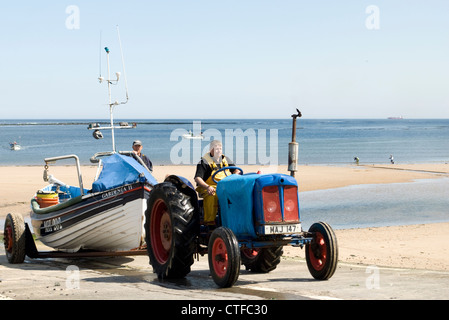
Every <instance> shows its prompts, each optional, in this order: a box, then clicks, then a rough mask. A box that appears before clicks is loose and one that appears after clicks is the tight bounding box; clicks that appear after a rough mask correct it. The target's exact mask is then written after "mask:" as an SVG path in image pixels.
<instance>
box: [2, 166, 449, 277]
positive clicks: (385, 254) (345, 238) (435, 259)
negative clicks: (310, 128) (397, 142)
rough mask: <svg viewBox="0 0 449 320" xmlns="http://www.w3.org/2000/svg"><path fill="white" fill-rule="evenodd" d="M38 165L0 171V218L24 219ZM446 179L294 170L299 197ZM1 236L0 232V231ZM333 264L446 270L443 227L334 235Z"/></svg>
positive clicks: (356, 169)
mask: <svg viewBox="0 0 449 320" xmlns="http://www.w3.org/2000/svg"><path fill="white" fill-rule="evenodd" d="M242 168H243V170H244V171H245V172H256V171H258V170H261V171H262V172H263V173H270V172H279V173H286V174H289V173H288V171H287V167H286V166H279V167H267V168H264V167H258V166H242ZM43 170H44V168H43V166H3V167H2V166H0V176H1V185H0V188H1V189H0V219H4V217H5V216H6V215H7V214H8V213H9V212H17V213H21V214H23V216H25V217H26V216H28V215H29V201H30V199H31V197H32V196H33V194H34V193H35V192H36V191H37V190H38V189H40V188H42V187H43V186H45V182H44V181H43V180H42V175H43ZM49 173H50V174H53V175H54V176H55V177H56V178H58V179H59V180H61V181H64V182H65V183H67V184H74V185H77V184H78V177H77V175H76V170H75V169H74V168H72V167H68V166H51V167H50V171H49ZM81 173H82V176H83V183H84V187H85V188H89V187H90V185H91V183H92V181H93V180H94V177H95V174H96V167H94V166H83V167H82V169H81ZM194 173H195V167H194V166H156V167H155V168H154V176H155V178H156V179H157V180H158V181H163V179H164V177H165V176H166V175H167V174H178V175H181V176H184V177H186V178H188V179H189V180H190V181H193V176H194ZM448 176H449V164H407V165H360V166H355V165H347V166H314V165H313V166H312V165H310V166H299V167H298V172H297V173H296V178H297V180H298V183H299V186H300V192H303V191H310V190H320V189H331V188H339V187H344V186H349V185H359V184H378V183H401V182H412V181H414V180H415V179H438V178H442V177H448ZM0 232H1V233H2V232H3V230H0ZM336 234H337V239H338V246H339V260H340V261H342V262H350V263H360V264H368V265H377V266H391V267H404V268H415V269H427V270H445V271H448V270H449V252H448V251H449V249H448V247H447V243H449V222H448V223H435V224H421V225H411V226H390V227H379V228H363V229H362V228H361V229H347V230H336ZM303 255H304V250H301V249H299V248H286V250H285V256H286V257H295V256H300V257H303Z"/></svg>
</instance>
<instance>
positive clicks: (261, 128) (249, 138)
mask: <svg viewBox="0 0 449 320" xmlns="http://www.w3.org/2000/svg"><path fill="white" fill-rule="evenodd" d="M120 122H122V123H124V122H127V123H128V124H129V125H132V124H135V128H134V129H123V130H120V129H115V135H114V136H115V149H116V150H120V151H126V150H131V145H132V142H133V141H134V140H141V141H142V143H143V153H144V154H146V155H147V156H148V157H149V158H150V159H151V161H152V162H153V164H154V165H192V164H196V163H197V162H198V161H199V159H200V157H201V156H202V154H203V153H204V152H205V151H207V148H208V144H209V142H210V141H211V140H214V139H218V140H221V141H222V142H223V149H224V154H226V155H227V156H229V157H230V158H232V159H233V160H234V162H235V163H236V165H247V164H255V165H286V164H287V163H288V148H289V143H290V142H291V141H292V139H293V138H294V140H295V141H296V142H297V143H298V164H300V165H347V164H349V165H351V164H354V159H355V158H356V157H357V158H358V159H359V164H361V165H363V164H390V157H391V156H393V158H394V161H395V163H396V164H406V163H447V162H449V119H304V118H297V122H296V130H295V132H294V134H293V120H292V118H287V119H220V120H214V119H175V120H173V119H138V120H137V119H116V120H115V124H116V125H117V126H118V125H119V123H120ZM91 123H96V124H99V125H100V126H101V127H106V126H108V125H110V124H109V119H102V120H98V119H91V120H90V119H89V120H86V119H70V120H66V119H56V120H55V119H48V120H44V119H42V120H34V119H29V120H26V119H25V120H23V119H21V120H14V119H9V120H0V137H1V139H0V165H2V166H9V165H14V166H17V165H20V166H28V165H44V158H46V157H54V156H60V155H67V154H76V155H78V157H79V158H80V161H81V164H90V162H89V159H90V157H91V156H93V155H94V153H96V152H101V151H111V150H112V136H111V132H110V130H100V131H101V133H102V135H103V139H95V138H94V137H93V132H94V130H88V126H89V124H91ZM190 134H191V135H193V136H196V135H200V134H202V135H203V139H189V138H185V137H183V135H190ZM14 141H15V142H17V143H18V144H19V145H20V146H21V149H20V150H17V151H12V150H10V147H9V142H14ZM68 162H70V161H68ZM61 164H64V163H61ZM192 175H193V173H192ZM298 179H299V181H300V173H298ZM2 183H3V181H2ZM300 198H301V199H300V202H301V214H302V219H303V221H305V224H306V225H307V223H309V224H310V223H312V221H315V220H316V218H317V217H318V219H319V220H325V221H328V222H329V223H331V224H332V225H333V226H334V228H337V229H338V228H348V227H369V226H384V225H400V224H416V223H430V222H441V221H449V177H448V178H442V179H429V180H418V181H415V182H411V183H402V184H389V185H382V184H381V185H360V186H351V187H345V188H338V189H332V190H321V191H308V192H302V193H301V195H300Z"/></svg>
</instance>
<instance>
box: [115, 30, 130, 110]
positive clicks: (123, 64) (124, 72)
mask: <svg viewBox="0 0 449 320" xmlns="http://www.w3.org/2000/svg"><path fill="white" fill-rule="evenodd" d="M117 36H118V42H119V44H120V55H121V56H122V66H123V76H124V79H125V90H126V101H125V102H120V104H125V103H127V102H128V100H129V96H128V81H127V80H126V70H125V59H124V58H123V49H122V41H121V40H120V31H119V28H118V25H117ZM117 79H118V77H117Z"/></svg>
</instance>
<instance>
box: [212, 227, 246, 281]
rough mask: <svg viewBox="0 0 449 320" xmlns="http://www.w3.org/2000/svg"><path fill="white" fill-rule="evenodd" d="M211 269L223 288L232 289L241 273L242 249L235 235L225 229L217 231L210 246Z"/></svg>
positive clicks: (220, 228)
mask: <svg viewBox="0 0 449 320" xmlns="http://www.w3.org/2000/svg"><path fill="white" fill-rule="evenodd" d="M208 258H209V269H210V273H211V275H212V278H213V279H214V282H215V283H216V284H217V285H218V286H219V287H221V288H228V287H231V286H232V285H233V284H234V283H235V282H236V281H237V279H238V277H239V273H240V261H241V260H240V248H239V243H238V241H237V238H236V237H235V235H234V233H233V232H232V231H231V230H230V229H228V228H225V227H219V228H217V229H215V230H214V231H213V232H212V234H211V236H210V239H209V244H208Z"/></svg>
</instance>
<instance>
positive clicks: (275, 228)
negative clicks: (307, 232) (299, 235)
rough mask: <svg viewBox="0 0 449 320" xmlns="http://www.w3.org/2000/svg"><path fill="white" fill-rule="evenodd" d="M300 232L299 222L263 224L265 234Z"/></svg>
mask: <svg viewBox="0 0 449 320" xmlns="http://www.w3.org/2000/svg"><path fill="white" fill-rule="evenodd" d="M295 232H301V224H300V223H295V224H275V225H265V234H283V233H295Z"/></svg>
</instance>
